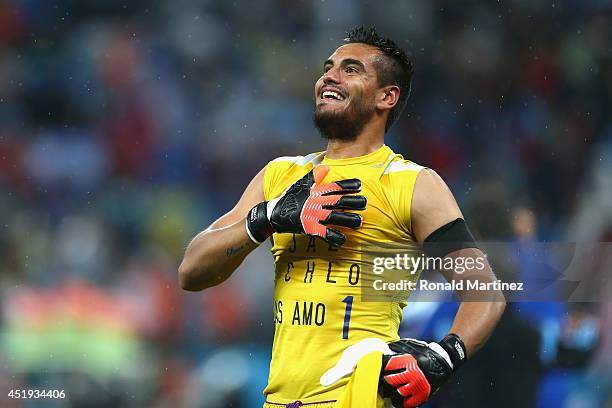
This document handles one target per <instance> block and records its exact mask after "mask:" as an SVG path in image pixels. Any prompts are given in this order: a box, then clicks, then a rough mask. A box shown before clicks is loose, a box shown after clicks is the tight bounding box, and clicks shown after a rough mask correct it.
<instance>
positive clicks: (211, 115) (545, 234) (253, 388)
mask: <svg viewBox="0 0 612 408" xmlns="http://www.w3.org/2000/svg"><path fill="white" fill-rule="evenodd" d="M611 16H612V7H611V6H610V4H609V3H608V2H606V1H590V2H582V1H577V0H573V1H561V2H554V1H552V2H551V1H541V2H540V1H518V0H517V1H500V2H461V5H459V4H450V2H448V3H447V2H441V1H419V2H404V1H385V2H375V1H370V2H361V3H357V2H350V1H348V0H338V1H331V0H321V1H315V0H312V1H281V0H265V1H256V2H248V1H233V2H230V1H187V0H164V1H155V2H151V1H142V0H141V1H134V0H133V1H129V2H127V1H125V2H112V1H111V2H109V1H105V0H89V1H76V0H57V1H54V2H49V1H43V0H5V1H2V2H0V192H1V194H0V214H1V215H0V220H1V222H0V312H1V315H0V319H1V320H0V324H1V327H0V363H1V364H0V385H1V387H0V388H1V391H2V393H3V394H2V395H0V401H2V402H0V405H1V406H3V407H4V406H16V407H20V406H26V407H39V406H57V407H62V406H87V407H89V406H101V407H102V406H111V405H112V406H117V407H120V406H147V407H168V406H173V407H179V406H180V407H226V406H233V407H257V406H260V403H261V401H262V396H261V390H262V389H263V387H264V385H265V382H266V376H267V364H268V359H269V353H270V347H271V339H272V334H273V333H272V330H273V327H272V276H273V275H272V270H271V257H270V256H269V253H268V252H267V251H266V250H265V249H260V250H258V251H256V252H255V253H254V254H252V256H251V257H250V258H249V259H248V260H247V262H246V264H245V265H244V266H243V267H242V268H241V269H240V270H239V271H238V272H237V273H236V274H235V275H234V276H233V277H232V278H231V279H230V280H229V281H228V282H226V283H225V284H223V285H222V286H220V287H218V288H216V289H214V290H209V291H207V292H205V293H195V294H194V293H187V292H183V291H181V290H180V289H179V288H178V285H177V279H176V269H177V265H178V263H179V261H180V259H181V256H182V253H183V250H184V248H185V246H186V244H187V243H188V241H189V239H190V238H191V237H192V236H193V235H194V234H195V233H196V232H197V231H199V230H201V229H203V228H205V227H206V226H207V225H208V224H209V223H210V222H211V221H212V220H214V219H215V218H216V217H218V216H219V215H221V214H222V212H223V211H224V210H227V209H229V208H230V207H231V206H232V205H233V203H234V202H235V201H236V200H237V199H238V197H239V195H240V193H241V191H242V189H243V188H244V187H245V185H246V184H247V183H248V181H249V180H250V178H251V177H252V176H253V175H254V174H256V172H257V171H258V170H259V169H260V168H261V167H262V166H264V165H265V164H266V162H267V161H268V160H271V159H272V158H274V157H277V156H281V155H297V154H302V153H307V152H311V151H318V150H322V149H323V148H324V141H323V140H322V139H320V137H319V136H318V135H317V134H316V131H315V130H314V128H313V126H312V124H311V112H312V104H313V102H312V96H313V83H314V81H315V80H316V78H317V77H318V75H319V74H320V71H321V68H322V61H323V60H324V59H325V58H326V57H327V56H328V55H329V54H330V53H331V51H332V50H333V49H334V48H335V47H336V46H337V45H338V44H339V43H340V41H341V39H342V38H343V34H344V32H345V31H346V30H347V29H348V28H350V27H351V26H353V25H355V24H361V23H373V24H376V25H377V27H378V29H379V31H381V32H382V33H384V34H386V35H389V36H392V37H393V38H395V39H397V40H398V41H399V42H400V43H401V44H402V45H403V46H405V47H406V48H407V49H409V50H410V51H411V52H412V54H413V56H414V59H415V60H416V73H415V77H414V82H413V92H412V96H411V97H410V100H409V104H408V107H407V109H406V112H405V114H404V116H403V118H402V119H401V121H400V122H399V123H398V124H396V125H395V127H394V128H393V129H392V131H391V133H390V134H389V135H388V140H387V142H388V144H389V145H390V146H392V147H393V148H394V149H396V150H397V151H399V152H401V153H403V154H404V155H405V157H408V158H410V159H413V160H414V161H416V162H418V163H420V164H424V165H427V166H430V167H432V168H434V169H436V170H437V171H438V172H439V173H440V174H441V175H442V176H443V177H444V178H445V180H446V181H447V182H448V183H449V185H450V186H451V188H452V190H453V191H454V193H455V194H456V196H457V198H458V200H459V202H460V204H461V206H462V208H463V209H464V211H465V213H466V214H467V216H468V217H470V218H469V219H470V221H471V223H472V225H473V228H474V229H475V230H476V231H477V232H478V234H479V236H481V237H483V238H484V239H499V240H515V241H516V240H525V241H575V240H593V241H595V240H600V241H610V237H611V236H612V228H611V227H612V215H611V213H612V208H611V203H612V184H611V181H610V175H611V174H612V162H611V161H610V153H611V152H612V137H611V136H612V126H611V124H612V122H611V121H610V117H611V116H610V113H611V112H612V105H611V102H612V98H611V94H612V66H611V61H612V51H611V48H610V47H611V44H612V41H611V39H612V24H611V19H610V18H611ZM529 265H530V264H529V262H526V263H525V264H524V265H519V267H521V268H523V270H522V271H521V272H522V273H527V274H528V273H529V272H530V271H529V267H530V266H529ZM409 307H412V309H411V310H410V312H408V313H406V319H405V321H404V323H403V326H402V334H404V335H412V336H428V335H432V336H436V335H438V333H440V332H442V331H443V330H444V325H445V324H448V322H449V319H450V316H452V313H453V311H454V308H456V305H455V304H452V303H443V304H440V305H437V304H430V303H423V304H420V303H417V304H415V305H413V306H409ZM611 323H612V306H611V305H610V304H609V303H592V304H561V303H557V304H555V303H537V304H525V305H518V304H513V305H511V306H510V307H509V310H508V312H507V313H506V315H505V317H504V320H503V321H502V322H501V324H500V327H499V329H498V331H497V332H496V334H495V335H494V337H493V338H492V339H491V342H490V344H489V345H487V347H486V348H485V349H484V350H483V351H482V352H481V354H480V355H479V356H478V357H477V358H476V359H475V360H474V361H473V362H472V363H471V365H470V366H469V368H468V367H466V371H465V373H464V374H463V375H462V376H461V378H460V379H459V380H458V381H455V382H453V383H452V384H450V385H449V387H447V389H446V390H444V392H443V393H441V396H440V398H439V399H438V405H436V404H430V406H431V407H437V406H440V405H443V403H444V401H452V406H454V407H464V406H466V407H467V406H472V407H473V406H478V407H480V406H483V407H484V406H497V407H517V406H521V407H536V406H538V407H605V406H612V405H610V404H612V402H610V401H611V400H610V398H611V397H610V389H611V386H612V385H611V384H612V346H611V343H610V334H611V333H610V328H611V327H612V324H611ZM296 352H297V351H296ZM12 388H14V389H22V388H26V389H27V388H38V389H64V390H65V391H66V394H67V399H66V400H64V401H50V400H45V401H40V400H39V401H33V400H30V401H16V400H10V399H9V398H8V397H7V393H8V390H9V389H12Z"/></svg>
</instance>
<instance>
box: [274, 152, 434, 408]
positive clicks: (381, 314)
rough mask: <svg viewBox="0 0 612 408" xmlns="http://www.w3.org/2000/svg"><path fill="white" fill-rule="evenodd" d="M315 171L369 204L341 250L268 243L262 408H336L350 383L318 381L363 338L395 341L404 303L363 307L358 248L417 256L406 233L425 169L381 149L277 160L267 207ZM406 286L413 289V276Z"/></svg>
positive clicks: (311, 240)
mask: <svg viewBox="0 0 612 408" xmlns="http://www.w3.org/2000/svg"><path fill="white" fill-rule="evenodd" d="M317 164H323V165H327V166H329V168H330V171H329V173H328V175H327V176H326V177H325V179H324V180H323V183H328V182H333V181H337V180H343V179H350V178H358V179H360V180H361V185H362V191H361V193H360V194H362V195H364V196H366V197H367V200H368V206H367V208H366V210H364V211H360V212H359V213H360V214H361V215H362V217H363V225H362V226H361V228H359V229H357V230H350V229H347V228H341V229H340V230H341V231H342V232H343V233H344V234H345V235H346V236H347V240H346V243H345V244H344V245H343V246H341V247H339V248H333V247H330V246H329V245H328V244H327V243H326V242H325V241H324V240H323V239H321V238H318V237H311V236H306V235H302V234H274V235H273V236H272V238H271V239H272V243H273V247H272V254H273V256H274V264H275V279H274V282H275V293H274V323H275V334H274V344H273V346H272V361H271V363H270V376H269V379H268V385H267V387H266V389H265V390H264V394H265V396H266V404H265V405H266V406H270V407H274V406H277V407H278V406H293V405H295V406H300V405H303V404H312V406H313V407H314V406H318V405H320V404H316V403H323V404H322V405H320V406H338V404H339V403H340V402H341V401H342V399H343V393H344V391H345V388H346V385H347V382H348V380H349V379H348V378H343V379H341V380H340V381H338V382H337V383H336V384H334V385H332V386H329V387H324V386H322V385H321V384H320V383H319V379H320V377H321V375H322V374H323V373H324V372H325V371H327V370H328V369H329V368H331V367H332V366H334V365H335V364H336V362H337V361H338V359H339V358H340V356H341V354H342V352H343V350H344V349H345V348H346V347H348V346H350V345H352V344H354V343H357V342H359V341H361V340H363V339H365V338H369V337H378V338H380V339H383V340H384V341H386V342H390V341H395V340H397V339H398V338H399V337H398V328H399V324H400V322H401V320H402V309H403V308H404V306H406V300H407V299H404V300H402V301H398V302H372V301H362V299H361V286H360V284H361V282H363V280H364V279H368V277H367V276H364V274H365V273H366V272H364V270H363V268H362V265H361V256H360V251H361V246H362V245H363V244H365V243H394V244H396V245H401V246H402V247H405V251H406V252H408V253H410V252H414V253H416V252H417V251H420V247H419V245H418V244H417V242H416V238H415V236H414V234H413V232H412V228H411V222H410V206H411V202H412V193H413V188H414V184H415V181H416V178H417V175H418V173H419V171H421V170H422V169H423V167H421V166H419V165H417V164H415V163H413V162H411V161H408V160H404V159H403V157H402V156H401V155H399V154H396V153H394V152H393V151H392V150H391V148H389V147H388V146H386V145H383V146H382V147H380V148H379V149H378V150H376V151H374V152H372V153H370V154H367V155H365V156H360V157H352V158H347V159H329V158H328V157H326V156H325V152H320V153H312V154H309V155H307V156H297V157H280V158H277V159H275V160H273V161H271V162H270V163H269V164H268V166H267V167H266V171H265V174H264V195H265V198H266V200H271V199H273V198H276V197H278V196H280V195H281V194H282V193H283V192H284V191H285V190H286V189H287V187H289V186H290V185H291V184H293V183H294V182H295V181H297V180H298V179H300V178H301V177H303V176H304V175H305V174H306V173H308V172H309V171H310V170H312V168H313V167H314V166H316V165H317ZM370 270H371V269H370ZM370 278H371V277H370ZM407 278H408V279H414V280H415V281H416V280H417V279H418V274H414V275H412V276H407ZM296 401H299V402H296ZM334 401H335V402H334ZM292 403H293V405H291V404H292ZM288 404H289V405H288Z"/></svg>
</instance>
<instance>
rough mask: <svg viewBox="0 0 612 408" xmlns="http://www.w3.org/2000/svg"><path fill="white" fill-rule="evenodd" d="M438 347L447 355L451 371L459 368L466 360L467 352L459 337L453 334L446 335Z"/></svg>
mask: <svg viewBox="0 0 612 408" xmlns="http://www.w3.org/2000/svg"><path fill="white" fill-rule="evenodd" d="M438 344H440V346H442V348H443V349H444V350H445V351H446V352H447V353H448V355H449V357H450V359H451V361H452V362H453V371H454V370H456V369H458V368H459V367H461V365H463V363H465V360H467V350H466V348H465V344H463V341H462V340H461V338H460V337H459V336H457V335H456V334H454V333H450V334H448V335H447V336H446V337H444V338H443V339H442V340H441V341H439V342H438Z"/></svg>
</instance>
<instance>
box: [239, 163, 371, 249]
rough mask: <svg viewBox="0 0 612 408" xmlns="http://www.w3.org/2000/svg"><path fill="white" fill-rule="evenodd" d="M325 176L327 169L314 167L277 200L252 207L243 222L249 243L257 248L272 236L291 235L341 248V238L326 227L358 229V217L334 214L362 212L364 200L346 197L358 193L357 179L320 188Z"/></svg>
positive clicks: (359, 185)
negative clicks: (321, 241) (321, 239)
mask: <svg viewBox="0 0 612 408" xmlns="http://www.w3.org/2000/svg"><path fill="white" fill-rule="evenodd" d="M328 172H329V167H327V166H317V167H315V168H314V169H313V170H312V171H310V172H309V173H308V174H306V175H305V176H304V177H302V178H301V179H300V180H298V181H296V182H295V183H294V184H293V185H291V186H290V187H289V188H288V189H287V191H285V193H284V194H283V195H281V196H280V197H278V198H275V199H273V200H270V201H264V202H261V203H259V204H257V205H256V206H255V207H253V208H252V209H251V211H249V214H248V215H247V219H246V226H247V232H248V234H249V237H250V238H251V240H253V242H255V243H258V244H259V243H262V242H263V241H265V240H266V239H267V238H268V237H269V236H270V235H272V234H273V233H274V232H280V233H283V232H293V233H301V234H308V235H316V236H319V237H322V238H324V239H325V240H326V241H328V242H329V243H331V244H333V245H342V244H344V242H345V241H346V237H345V236H344V234H342V233H341V232H340V231H338V230H336V229H333V228H330V227H328V225H332V226H340V227H348V228H353V229H355V228H359V227H360V226H361V222H362V219H361V216H360V215H358V214H354V213H352V212H344V211H336V210H353V211H357V210H363V209H365V208H366V205H367V200H366V198H365V197H364V196H358V195H348V194H353V193H358V192H359V191H361V181H360V180H359V179H349V180H340V181H335V182H333V183H327V184H321V181H323V179H324V178H325V176H326V175H327V173H328Z"/></svg>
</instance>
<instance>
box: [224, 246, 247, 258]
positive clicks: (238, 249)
mask: <svg viewBox="0 0 612 408" xmlns="http://www.w3.org/2000/svg"><path fill="white" fill-rule="evenodd" d="M250 247H251V244H250V243H247V244H242V245H240V246H239V247H229V248H227V249H226V250H225V255H226V256H227V257H228V258H230V257H232V256H234V255H237V254H239V253H240V252H244V251H245V250H246V249H248V248H250Z"/></svg>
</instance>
